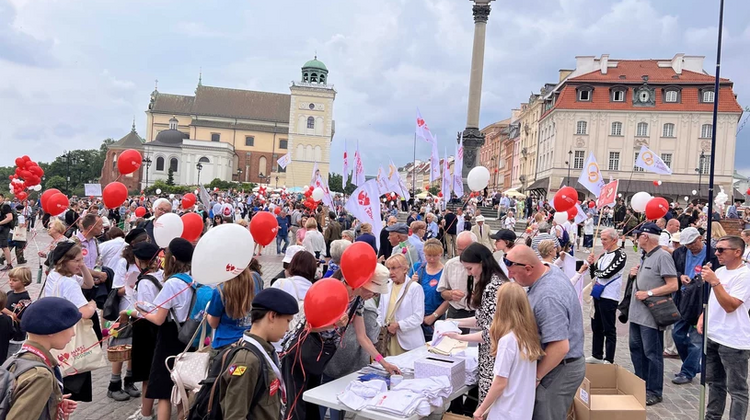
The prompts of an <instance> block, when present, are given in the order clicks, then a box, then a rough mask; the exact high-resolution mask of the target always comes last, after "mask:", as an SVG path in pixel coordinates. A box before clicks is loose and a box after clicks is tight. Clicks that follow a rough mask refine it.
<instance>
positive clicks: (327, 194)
mask: <svg viewBox="0 0 750 420" xmlns="http://www.w3.org/2000/svg"><path fill="white" fill-rule="evenodd" d="M310 185H312V186H313V188H320V189H322V190H323V200H322V201H323V204H325V205H326V206H328V207H333V199H332V198H331V190H329V189H328V182H326V180H325V179H323V177H322V176H320V172H318V173H317V174H316V176H315V179H313V182H312V183H311V184H310Z"/></svg>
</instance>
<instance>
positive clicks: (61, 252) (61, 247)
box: [49, 241, 76, 266]
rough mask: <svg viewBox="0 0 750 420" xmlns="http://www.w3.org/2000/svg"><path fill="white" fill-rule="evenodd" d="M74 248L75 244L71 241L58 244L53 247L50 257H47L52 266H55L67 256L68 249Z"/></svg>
mask: <svg viewBox="0 0 750 420" xmlns="http://www.w3.org/2000/svg"><path fill="white" fill-rule="evenodd" d="M74 246H76V244H75V242H73V241H62V242H58V243H57V246H55V249H53V250H52V253H51V254H50V257H49V260H50V263H51V264H52V266H54V265H55V264H57V262H58V261H60V259H61V258H62V257H64V256H65V254H67V253H68V251H70V249H71V248H73V247H74Z"/></svg>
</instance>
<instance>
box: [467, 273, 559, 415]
mask: <svg viewBox="0 0 750 420" xmlns="http://www.w3.org/2000/svg"><path fill="white" fill-rule="evenodd" d="M490 339H491V342H492V349H491V352H492V354H493V355H494V356H495V367H494V369H493V373H494V375H495V376H494V379H493V380H492V385H491V386H490V389H489V391H488V392H487V396H486V397H485V398H484V400H483V401H482V404H481V405H480V406H479V407H477V409H476V411H475V412H474V419H475V420H481V419H484V418H485V417H486V418H487V419H488V420H500V419H514V420H530V419H531V417H532V415H533V413H534V397H535V395H536V385H537V383H536V382H537V381H536V363H537V360H538V359H539V358H541V357H542V356H543V355H544V352H543V351H542V346H541V344H540V340H539V332H538V329H537V325H536V319H535V318H534V312H533V311H532V310H531V305H530V304H529V300H528V298H527V297H526V292H525V291H524V290H523V287H521V286H520V285H519V284H518V283H511V282H508V283H505V284H503V285H502V286H501V287H500V288H499V289H498V292H497V309H496V311H495V316H494V318H493V320H492V325H491V326H490Z"/></svg>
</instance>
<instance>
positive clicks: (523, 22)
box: [0, 0, 750, 175]
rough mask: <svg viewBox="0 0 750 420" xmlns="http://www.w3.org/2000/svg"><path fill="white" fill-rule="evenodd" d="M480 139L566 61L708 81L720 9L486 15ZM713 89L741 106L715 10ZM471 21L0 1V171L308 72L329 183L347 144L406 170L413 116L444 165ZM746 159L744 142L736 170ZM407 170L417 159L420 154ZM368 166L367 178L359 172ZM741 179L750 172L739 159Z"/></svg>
mask: <svg viewBox="0 0 750 420" xmlns="http://www.w3.org/2000/svg"><path fill="white" fill-rule="evenodd" d="M492 7H493V10H492V13H491V15H490V19H489V24H488V27H487V47H486V48H487V50H486V59H485V74H484V86H483V98H482V113H481V118H480V124H481V125H482V126H484V125H488V124H490V123H492V122H495V121H497V120H501V119H504V118H507V117H508V116H509V115H510V109H511V108H514V107H517V106H518V105H519V104H520V103H521V102H524V101H526V100H527V99H528V97H529V94H530V93H531V92H532V91H536V92H538V90H539V88H540V87H541V86H542V85H543V83H545V82H555V81H557V71H558V69H560V68H572V67H574V65H575V58H574V57H575V56H576V55H596V56H599V55H601V54H602V53H604V54H610V57H611V58H612V59H617V58H671V57H672V56H673V55H674V54H675V53H678V52H682V53H686V54H689V55H704V56H706V61H705V69H706V70H707V71H708V72H709V73H712V74H713V73H714V65H715V50H716V27H717V22H718V0H711V1H707V0H607V1H605V0H532V1H528V2H518V1H509V0H500V1H495V2H493V5H492ZM726 8H727V12H726V19H725V32H724V37H725V38H724V39H725V42H724V53H723V63H722V76H723V77H728V78H730V79H732V80H733V81H734V83H735V93H736V94H737V95H738V98H739V101H740V104H741V105H743V107H744V106H749V105H750V72H748V71H747V68H748V65H749V64H750V59H749V58H748V55H747V53H748V51H750V2H747V1H744V0H727V2H726ZM472 36H473V20H472V17H471V3H470V2H469V1H466V0H378V1H376V2H361V1H351V0H328V1H324V2H310V1H303V0H288V1H285V2H276V1H273V2H272V1H265V2H259V1H241V0H237V1H233V2H228V1H215V0H202V1H192V0H180V1H177V0H157V1H154V0H149V1H145V0H129V1H127V2H123V1H110V0H78V1H75V2H71V1H54V0H0V111H1V114H0V115H2V121H3V129H2V130H0V145H1V146H2V148H3V153H2V154H1V155H0V165H12V164H13V159H14V158H15V157H17V156H19V155H22V154H29V155H30V156H31V157H32V158H33V159H35V160H41V161H49V160H51V159H53V158H54V157H55V156H57V155H59V154H61V153H62V151H63V150H66V149H74V148H94V147H98V145H99V144H100V142H101V140H103V139H104V138H107V137H113V138H115V139H118V138H120V137H122V136H124V135H125V134H126V133H127V132H128V130H129V129H130V124H131V121H132V118H133V117H135V119H136V127H137V128H138V130H139V131H140V132H141V133H142V132H143V131H144V127H145V114H144V110H145V109H146V107H147V105H148V99H149V94H150V92H151V91H152V90H153V88H154V80H155V79H159V90H160V91H162V92H169V93H178V94H192V93H193V91H194V89H195V86H196V84H197V80H198V73H199V71H200V70H201V69H202V72H203V83H204V84H206V85H211V86H222V87H233V88H240V89H253V90H264V91H271V92H282V93H287V92H289V90H288V86H289V83H290V81H292V80H298V79H299V77H300V75H299V69H300V66H301V65H302V64H303V63H304V62H305V61H307V60H308V59H310V58H312V56H313V54H314V53H315V52H316V51H317V54H318V58H319V59H320V60H322V61H323V62H325V63H326V65H327V66H328V68H329V70H330V75H329V82H330V83H332V84H334V86H335V88H336V90H337V91H338V96H337V99H336V103H335V106H334V113H335V119H336V130H337V132H336V137H335V139H334V144H333V152H332V162H331V163H332V166H331V168H332V170H333V171H340V168H341V163H340V159H339V158H338V157H339V156H341V153H342V151H343V143H344V140H345V139H346V140H347V141H348V143H349V145H350V146H349V147H350V149H351V148H353V144H354V143H355V141H356V140H359V143H360V149H361V150H362V152H363V154H364V156H366V157H367V160H366V161H365V169H366V171H367V172H368V173H373V174H374V173H375V172H376V170H377V169H376V167H375V166H376V164H378V163H385V162H387V159H388V157H389V156H390V157H392V158H393V159H394V161H396V163H397V164H403V163H404V162H406V161H408V160H410V159H411V156H412V138H413V128H414V122H413V121H414V114H415V110H416V108H417V107H419V108H420V110H421V112H422V115H423V117H424V118H425V119H426V120H427V122H428V123H429V125H430V127H431V129H432V130H433V132H434V133H436V134H437V135H438V137H439V140H440V154H441V155H442V154H443V148H444V147H447V148H448V151H449V153H450V152H452V149H453V140H454V138H455V133H456V132H457V131H459V130H461V129H463V127H464V126H465V121H466V106H467V96H468V76H469V66H470V61H471V43H472ZM748 154H750V126H748V127H746V128H745V129H744V130H743V131H742V132H741V134H740V136H739V137H738V145H737V156H738V157H739V156H743V155H744V156H747V155H748ZM417 155H418V158H419V157H422V158H426V157H427V156H429V147H428V146H427V145H426V144H424V143H420V144H418V147H417ZM368 163H369V165H368ZM736 165H737V169H738V170H740V171H742V172H744V173H746V174H747V175H750V161H748V160H747V159H745V160H744V161H740V159H739V158H738V159H737V163H736Z"/></svg>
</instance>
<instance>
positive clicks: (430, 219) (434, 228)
mask: <svg viewBox="0 0 750 420" xmlns="http://www.w3.org/2000/svg"><path fill="white" fill-rule="evenodd" d="M436 219H437V218H436V217H435V214H434V213H427V215H426V216H425V218H424V220H425V222H426V223H427V232H426V234H425V235H423V236H421V237H422V238H424V239H425V240H427V239H432V238H437V237H438V233H439V228H438V224H437V221H436Z"/></svg>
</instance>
